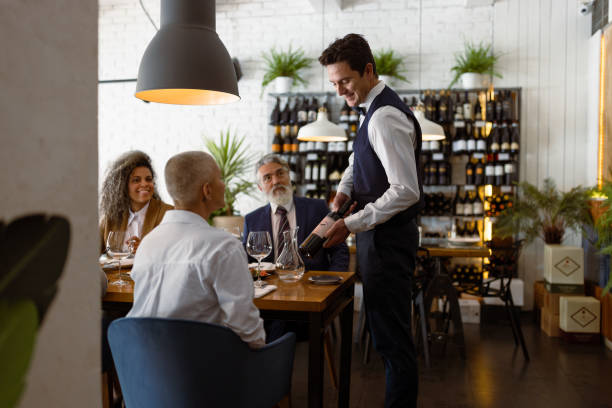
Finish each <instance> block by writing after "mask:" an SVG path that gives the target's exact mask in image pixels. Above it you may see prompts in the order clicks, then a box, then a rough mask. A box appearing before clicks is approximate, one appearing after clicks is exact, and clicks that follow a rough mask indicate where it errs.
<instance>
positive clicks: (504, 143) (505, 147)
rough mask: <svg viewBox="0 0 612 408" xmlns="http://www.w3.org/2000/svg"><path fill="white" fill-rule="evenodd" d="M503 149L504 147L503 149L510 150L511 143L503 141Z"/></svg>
mask: <svg viewBox="0 0 612 408" xmlns="http://www.w3.org/2000/svg"><path fill="white" fill-rule="evenodd" d="M501 149H502V151H504V152H505V151H508V150H510V145H509V144H508V143H507V142H503V143H502V144H501Z"/></svg>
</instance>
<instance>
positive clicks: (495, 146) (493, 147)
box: [491, 142, 499, 152]
mask: <svg viewBox="0 0 612 408" xmlns="http://www.w3.org/2000/svg"><path fill="white" fill-rule="evenodd" d="M491 151H492V152H497V151H499V144H498V143H496V142H493V143H491Z"/></svg>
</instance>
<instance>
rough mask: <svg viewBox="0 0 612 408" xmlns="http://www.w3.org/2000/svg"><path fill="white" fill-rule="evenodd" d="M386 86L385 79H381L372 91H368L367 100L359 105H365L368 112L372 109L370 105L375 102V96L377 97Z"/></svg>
mask: <svg viewBox="0 0 612 408" xmlns="http://www.w3.org/2000/svg"><path fill="white" fill-rule="evenodd" d="M384 87H385V83H384V81H382V80H379V81H378V83H377V84H376V85H374V87H373V88H372V89H370V92H368V96H367V97H366V100H365V101H364V102H363V103H360V104H359V107H363V108H364V109H365V110H366V112H367V111H368V109H370V105H371V104H372V102H374V98H376V97H377V96H378V94H380V93H381V92H382V90H383V89H384Z"/></svg>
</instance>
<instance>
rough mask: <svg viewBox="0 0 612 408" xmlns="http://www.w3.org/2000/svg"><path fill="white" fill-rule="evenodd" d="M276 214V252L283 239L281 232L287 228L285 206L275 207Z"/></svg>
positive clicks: (280, 247)
mask: <svg viewBox="0 0 612 408" xmlns="http://www.w3.org/2000/svg"><path fill="white" fill-rule="evenodd" d="M276 214H277V215H279V216H280V223H279V224H278V233H277V235H276V237H277V239H276V247H277V252H280V250H281V249H282V244H283V239H284V238H283V232H285V231H288V230H289V219H288V218H287V209H286V208H285V207H281V206H278V207H276Z"/></svg>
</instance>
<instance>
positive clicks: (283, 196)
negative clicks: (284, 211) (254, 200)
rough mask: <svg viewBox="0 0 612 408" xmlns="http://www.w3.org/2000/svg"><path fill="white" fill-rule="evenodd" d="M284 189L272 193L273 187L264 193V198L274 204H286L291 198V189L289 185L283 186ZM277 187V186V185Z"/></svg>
mask: <svg viewBox="0 0 612 408" xmlns="http://www.w3.org/2000/svg"><path fill="white" fill-rule="evenodd" d="M283 187H284V191H282V192H281V191H277V192H276V194H275V193H274V188H273V189H272V190H270V191H269V192H268V193H266V198H267V199H268V201H269V202H271V203H272V204H276V205H281V206H283V207H284V206H286V205H287V204H289V203H290V202H291V200H292V199H293V191H291V188H290V187H287V186H283ZM277 188H278V187H277Z"/></svg>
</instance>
